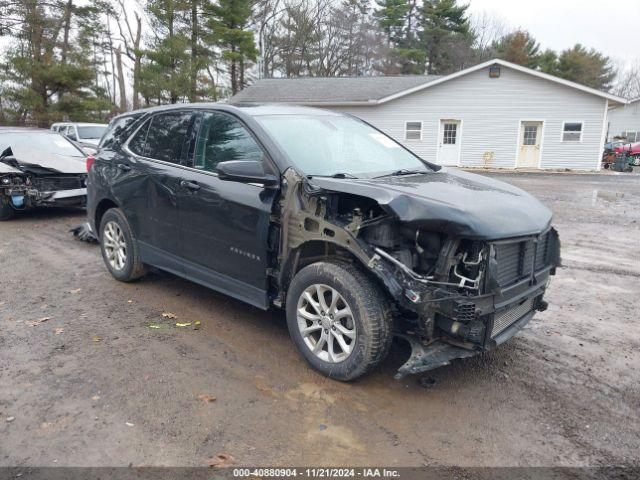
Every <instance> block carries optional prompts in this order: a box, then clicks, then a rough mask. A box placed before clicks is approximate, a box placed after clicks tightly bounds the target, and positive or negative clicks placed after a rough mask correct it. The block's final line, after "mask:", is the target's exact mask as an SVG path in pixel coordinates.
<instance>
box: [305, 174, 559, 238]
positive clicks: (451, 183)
mask: <svg viewBox="0 0 640 480" xmlns="http://www.w3.org/2000/svg"><path fill="white" fill-rule="evenodd" d="M310 183H311V184H312V185H315V186H317V187H320V188H323V189H326V190H333V191H336V192H343V193H349V194H354V195H359V196H362V197H367V198H371V199H373V200H375V201H376V202H378V204H379V205H380V206H382V207H383V208H385V209H386V210H387V211H389V212H390V213H392V214H394V215H395V216H396V217H398V219H399V220H400V221H402V222H408V223H412V224H415V225H416V226H419V227H422V228H425V229H427V230H431V231H440V232H443V233H447V234H451V235H456V236H460V237H464V238H473V239H482V240H495V239H501V238H509V237H517V236H522V235H532V234H538V233H540V232H542V231H543V230H545V229H546V228H547V227H548V226H549V224H550V223H551V217H552V214H551V211H550V210H549V209H548V208H546V207H545V206H544V205H542V203H540V202H539V201H538V200H537V199H536V198H535V197H533V196H532V195H530V194H528V193H527V192H525V191H524V190H521V189H519V188H517V187H514V186H512V185H509V184H508V183H504V182H501V181H498V180H493V179H491V178H487V177H483V176H481V175H476V174H472V173H467V172H462V171H457V170H450V169H444V168H443V169H442V170H440V171H438V172H432V173H425V174H420V175H404V176H396V177H393V176H390V177H382V178H377V179H338V178H324V177H313V178H312V179H311V180H310Z"/></svg>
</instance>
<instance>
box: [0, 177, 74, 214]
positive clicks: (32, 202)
mask: <svg viewBox="0 0 640 480" xmlns="http://www.w3.org/2000/svg"><path fill="white" fill-rule="evenodd" d="M0 187H3V186H2V185H0ZM0 194H3V195H4V196H5V198H6V199H7V203H9V205H11V206H12V207H13V208H15V209H16V210H21V209H25V208H31V207H45V206H52V207H53V206H84V205H85V204H86V198H87V189H86V188H73V189H68V190H38V189H37V188H34V187H33V186H32V185H25V184H18V183H15V184H12V185H8V184H7V185H5V186H4V188H0Z"/></svg>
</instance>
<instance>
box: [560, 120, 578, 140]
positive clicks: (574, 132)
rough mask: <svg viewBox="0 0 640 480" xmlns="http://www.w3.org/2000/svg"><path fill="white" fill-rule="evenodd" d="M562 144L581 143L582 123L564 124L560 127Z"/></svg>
mask: <svg viewBox="0 0 640 480" xmlns="http://www.w3.org/2000/svg"><path fill="white" fill-rule="evenodd" d="M562 141H563V142H581V141H582V122H564V124H563V126H562Z"/></svg>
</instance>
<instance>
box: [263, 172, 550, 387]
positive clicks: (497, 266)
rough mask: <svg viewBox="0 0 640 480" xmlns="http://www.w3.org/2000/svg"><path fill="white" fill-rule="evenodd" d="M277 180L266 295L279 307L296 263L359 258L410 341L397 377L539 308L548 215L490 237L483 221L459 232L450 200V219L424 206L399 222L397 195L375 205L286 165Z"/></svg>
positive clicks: (471, 345)
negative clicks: (517, 231)
mask: <svg viewBox="0 0 640 480" xmlns="http://www.w3.org/2000/svg"><path fill="white" fill-rule="evenodd" d="M284 178H285V182H284V185H283V195H282V198H281V201H280V203H279V205H278V206H277V207H276V208H277V209H278V210H279V211H278V212H275V213H274V216H273V217H274V220H280V221H279V222H275V223H276V225H277V226H276V228H274V231H273V235H272V237H273V238H272V244H273V248H274V250H275V249H277V252H278V253H277V255H274V258H273V259H272V267H273V268H272V277H273V283H274V288H273V291H274V294H273V296H274V300H273V303H274V304H276V305H282V303H283V302H284V295H285V293H284V292H285V291H286V285H287V284H288V282H289V281H290V279H291V277H292V276H293V274H294V273H295V272H296V271H297V270H298V269H299V268H300V266H302V265H304V264H307V263H311V262H313V261H318V260H320V259H325V260H326V259H327V258H329V259H331V258H335V259H340V260H343V261H349V262H356V263H359V264H360V265H361V266H362V268H364V269H367V270H368V271H369V272H370V273H371V274H372V275H373V276H374V277H375V278H376V279H377V280H378V281H379V282H380V283H381V284H382V285H383V286H384V289H385V290H386V291H387V292H388V294H389V298H390V299H391V302H392V304H393V308H394V310H395V315H394V317H395V325H394V328H395V334H396V336H398V337H401V338H404V339H405V340H407V341H408V342H409V343H410V345H411V348H412V354H411V357H410V358H409V360H408V361H407V362H406V363H405V364H404V365H403V366H402V367H401V368H400V369H399V371H398V374H397V378H399V377H402V376H404V375H406V374H408V373H418V372H422V371H426V370H430V369H432V368H436V367H439V366H441V365H445V364H447V363H450V361H451V360H452V359H455V358H463V357H468V356H471V355H475V354H476V353H478V352H481V351H484V350H488V349H491V348H493V347H495V346H496V345H499V344H500V343H502V342H504V341H505V340H507V339H508V338H511V337H512V336H513V335H514V334H515V333H516V332H517V331H519V330H520V329H521V328H522V327H523V326H524V325H525V324H526V323H528V322H529V320H530V319H531V318H532V317H533V314H534V312H535V311H541V310H544V309H546V307H547V304H546V302H545V301H544V300H543V294H544V291H545V289H546V287H547V284H548V282H549V277H550V275H553V274H555V269H556V267H558V266H560V242H559V239H558V235H557V232H556V231H555V230H554V229H553V228H551V227H550V226H549V225H548V224H549V221H550V214H549V215H548V219H547V220H546V221H544V218H543V215H542V213H541V215H540V218H541V220H542V221H540V222H538V223H539V224H540V225H541V226H540V227H535V226H532V229H537V231H536V232H535V233H532V232H530V231H527V232H525V234H523V235H512V236H508V237H504V234H505V232H500V231H496V235H497V236H496V238H491V229H492V226H491V225H481V226H479V227H478V228H477V232H475V234H474V232H467V231H464V232H461V228H460V227H458V226H457V225H456V216H457V217H461V216H462V214H460V213H459V212H456V210H455V209H454V208H450V209H449V210H450V213H449V215H450V221H449V222H447V221H446V219H442V218H436V219H434V218H431V217H427V215H425V214H422V215H414V217H418V218H415V219H411V220H408V221H403V220H402V219H401V215H399V214H398V208H394V207H392V205H391V203H392V202H396V203H397V204H400V203H401V202H400V199H401V198H400V197H399V196H394V197H393V198H392V199H391V200H390V201H389V202H388V203H384V202H385V201H387V200H388V199H386V198H383V199H381V200H383V201H378V199H376V198H372V197H375V193H376V192H375V190H371V196H364V195H361V193H364V191H365V190H364V188H363V189H358V188H354V187H353V182H352V183H351V186H350V187H349V189H348V191H336V190H332V189H329V188H323V187H324V186H325V185H327V184H328V183H331V181H330V180H329V181H321V182H315V181H314V179H306V178H303V177H301V176H300V175H298V174H297V173H296V172H295V171H293V170H292V169H290V170H288V171H287V172H285V175H284ZM318 183H324V184H325V185H323V186H322V187H321V186H318ZM334 184H335V185H336V186H337V187H338V188H339V187H340V185H339V182H334ZM345 190H347V189H345ZM387 190H388V189H387ZM352 192H353V193H352ZM410 198H412V199H413V198H415V195H413V196H412V197H410ZM438 207H439V208H442V205H438ZM428 208H429V205H428V204H426V203H425V211H428ZM463 213H465V212H463ZM487 215H491V212H487ZM419 217H422V218H419ZM443 220H444V221H443ZM514 223H517V222H514ZM530 223H532V224H533V222H530ZM461 224H462V222H461ZM480 227H482V228H483V229H484V230H483V229H481V228H480ZM465 228H467V227H465ZM504 228H506V227H504ZM493 230H498V229H497V228H494V229H493ZM460 233H463V234H462V235H461V234H460ZM464 233H469V235H464ZM507 233H508V232H507ZM486 237H489V238H486Z"/></svg>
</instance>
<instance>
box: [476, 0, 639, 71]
mask: <svg viewBox="0 0 640 480" xmlns="http://www.w3.org/2000/svg"><path fill="white" fill-rule="evenodd" d="M467 1H468V2H469V10H470V11H471V12H473V13H480V12H482V11H487V12H490V13H492V14H494V15H496V16H499V17H502V18H503V19H504V21H505V22H506V23H507V25H509V26H511V27H522V28H523V29H525V30H528V31H529V32H530V33H531V34H532V35H533V36H534V37H535V38H536V39H537V40H538V41H539V42H540V44H541V45H542V47H543V48H553V49H554V50H562V49H565V48H568V47H570V46H573V45H574V44H576V43H582V44H583V45H585V46H587V47H593V48H595V49H597V50H600V51H601V52H603V53H605V54H606V55H608V56H610V57H612V58H615V59H618V60H620V61H623V62H633V61H636V60H638V59H640V36H639V33H638V32H639V31H640V27H639V26H640V0H532V1H526V2H525V1H522V0H467Z"/></svg>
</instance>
